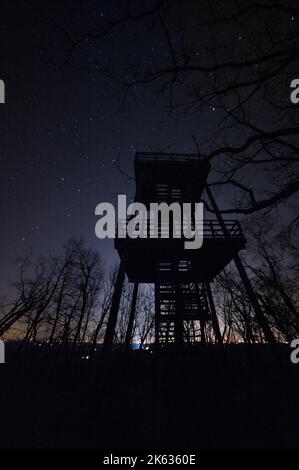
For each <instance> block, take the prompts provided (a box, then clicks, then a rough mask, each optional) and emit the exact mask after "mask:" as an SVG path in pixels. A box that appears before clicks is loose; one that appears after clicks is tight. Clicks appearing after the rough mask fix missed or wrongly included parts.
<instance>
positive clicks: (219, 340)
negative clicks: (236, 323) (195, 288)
mask: <svg viewBox="0 0 299 470" xmlns="http://www.w3.org/2000/svg"><path fill="white" fill-rule="evenodd" d="M205 288H206V292H207V294H208V299H209V304H210V311H211V318H212V325H213V329H214V333H215V338H216V341H217V343H219V344H222V336H221V332H220V328H219V323H218V318H217V313H216V308H215V304H214V299H213V295H212V291H211V286H210V283H209V282H207V283H206V284H205Z"/></svg>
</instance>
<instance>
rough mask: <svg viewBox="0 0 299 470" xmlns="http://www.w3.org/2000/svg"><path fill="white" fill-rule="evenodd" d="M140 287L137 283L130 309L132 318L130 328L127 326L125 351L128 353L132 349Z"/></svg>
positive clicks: (130, 318)
mask: <svg viewBox="0 0 299 470" xmlns="http://www.w3.org/2000/svg"><path fill="white" fill-rule="evenodd" d="M138 286H139V284H138V282H135V284H134V289H133V296H132V302H131V308H130V316H129V321H128V326H127V331H126V338H125V351H128V350H129V349H130V345H131V341H132V332H133V325H134V319H135V313H136V303H137V296H138Z"/></svg>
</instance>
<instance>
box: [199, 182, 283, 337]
mask: <svg viewBox="0 0 299 470" xmlns="http://www.w3.org/2000/svg"><path fill="white" fill-rule="evenodd" d="M206 192H207V195H208V198H209V200H210V203H211V206H212V208H213V210H214V212H215V215H216V217H217V219H218V222H219V224H220V225H221V228H222V230H223V233H224V236H225V237H226V238H228V239H229V238H230V237H229V233H228V231H227V229H226V226H225V221H224V220H223V218H222V214H221V212H220V210H219V209H218V206H217V204H216V201H215V199H214V196H213V194H212V192H211V190H210V188H209V186H208V184H206ZM233 259H234V262H235V265H236V268H237V270H238V272H239V274H240V277H241V279H242V282H243V284H244V286H245V289H246V292H247V295H248V298H249V300H250V303H251V305H252V308H253V310H254V312H255V316H256V320H257V322H258V323H259V325H260V327H261V329H262V331H263V333H264V336H265V340H266V341H267V342H268V343H270V344H275V343H276V339H275V336H274V334H273V333H272V330H271V328H270V326H269V324H268V321H267V319H266V317H265V316H264V313H263V311H262V309H261V306H260V304H259V302H258V300H257V297H256V295H255V292H254V290H253V287H252V285H251V282H250V279H249V277H248V275H247V273H246V270H245V268H244V266H243V263H242V261H241V259H240V257H239V255H238V253H235V254H234V256H233Z"/></svg>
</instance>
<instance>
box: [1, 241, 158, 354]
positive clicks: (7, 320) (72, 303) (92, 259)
mask: <svg viewBox="0 0 299 470" xmlns="http://www.w3.org/2000/svg"><path fill="white" fill-rule="evenodd" d="M116 273H117V269H116V268H115V269H112V270H110V271H109V270H108V271H107V270H106V269H105V267H104V265H103V262H102V260H101V257H100V255H99V254H98V253H97V252H96V251H94V250H93V249H91V248H88V247H86V246H85V243H84V241H83V240H82V239H80V240H75V239H72V240H69V241H68V242H67V243H66V245H65V246H64V248H63V251H62V253H61V254H60V255H56V256H49V257H45V258H39V259H34V258H32V257H31V256H23V257H20V258H19V259H18V260H17V280H16V282H15V283H14V285H13V288H14V295H13V299H12V300H11V301H9V302H3V303H2V306H1V317H0V336H1V337H5V338H10V339H19V340H21V341H22V342H23V344H25V343H37V342H43V344H44V343H46V344H47V345H48V347H54V346H56V347H57V346H59V348H63V347H66V348H67V349H68V350H71V349H74V350H75V349H76V348H77V347H78V346H79V345H86V344H89V345H90V346H91V348H92V347H94V348H95V347H96V346H97V345H98V344H101V343H102V342H103V338H104V334H105V329H106V323H107V318H108V314H109V309H110V305H111V300H112V295H113V291H114V284H115V278H116ZM140 296H142V302H141V301H140V298H138V299H137V308H136V318H135V322H134V325H133V331H132V341H134V342H136V343H137V344H140V345H141V347H142V345H143V344H144V343H146V342H148V341H151V339H152V336H153V326H154V323H153V317H154V301H153V295H152V289H151V288H150V287H149V286H144V287H143V288H142V289H140V290H139V297H140ZM131 298H132V286H131V285H130V284H129V283H126V284H125V286H124V290H123V295H122V300H121V305H120V311H119V316H118V320H119V321H118V325H117V330H116V337H115V342H116V344H123V343H124V338H125V335H126V329H127V323H128V318H129V313H130V302H131ZM91 350H92V349H91Z"/></svg>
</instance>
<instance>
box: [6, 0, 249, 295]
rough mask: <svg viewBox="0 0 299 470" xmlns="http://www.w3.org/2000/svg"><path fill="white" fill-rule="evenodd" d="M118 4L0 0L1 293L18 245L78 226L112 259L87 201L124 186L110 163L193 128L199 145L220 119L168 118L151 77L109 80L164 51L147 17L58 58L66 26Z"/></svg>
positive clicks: (84, 22) (42, 245) (44, 250)
mask: <svg viewBox="0 0 299 470" xmlns="http://www.w3.org/2000/svg"><path fill="white" fill-rule="evenodd" d="M140 3H143V4H144V5H148V4H149V3H150V2H140ZM121 6H122V2H118V1H113V2H107V0H106V1H99V0H97V1H84V2H83V1H82V2H72V1H53V2H52V1H51V2H49V1H46V2H34V1H31V2H30V1H29V2H26V1H24V2H17V1H16V2H15V1H4V2H1V29H0V41H1V49H0V78H1V79H3V80H4V81H5V85H6V104H4V105H0V132H1V148H0V165H1V172H0V187H1V206H0V207H1V209H0V210H1V235H0V236H1V239H0V249H1V265H0V282H1V291H2V292H3V290H2V289H3V287H5V286H6V285H8V283H9V281H10V280H11V279H13V273H14V268H13V265H12V263H11V261H12V259H13V258H14V257H15V255H16V254H17V253H20V252H22V251H24V250H25V251H28V250H30V249H33V250H34V253H36V254H44V255H47V254H51V253H54V252H55V251H57V250H59V249H60V248H61V246H62V245H63V243H64V242H65V241H66V240H67V239H68V238H69V237H76V236H80V235H83V236H84V238H85V239H86V241H87V243H88V244H89V245H91V246H93V247H95V248H97V249H99V251H100V253H102V255H103V257H104V259H105V260H106V262H107V263H110V262H111V261H116V260H117V256H116V254H115V253H114V249H113V241H112V240H109V241H100V240H97V239H96V237H95V235H94V226H95V222H96V217H95V215H94V209H95V207H96V205H97V204H98V203H99V202H103V201H110V202H114V201H115V200H116V195H117V193H122V192H125V193H127V194H128V195H129V196H131V197H133V194H134V182H133V181H131V180H128V179H127V178H126V176H125V175H124V174H122V173H121V172H120V171H119V170H118V168H117V167H116V166H115V163H117V165H119V166H120V167H121V168H122V169H123V171H125V172H127V173H129V174H133V158H134V154H135V151H136V150H146V151H148V150H150V149H154V150H161V151H176V152H194V151H195V148H194V142H193V140H192V135H196V136H197V138H198V139H199V141H200V144H202V145H203V147H204V145H205V143H206V142H207V141H208V140H209V136H210V135H212V133H213V131H214V128H215V125H216V123H217V122H218V120H219V115H217V111H215V109H208V110H206V111H205V112H204V113H201V114H198V115H196V116H194V115H190V116H184V118H183V119H182V118H181V117H178V116H173V117H171V118H170V117H169V115H168V114H167V98H166V97H165V95H164V94H162V93H158V92H157V89H156V88H155V87H154V86H148V87H144V86H141V85H138V86H136V87H133V88H131V89H130V92H129V93H127V94H125V93H124V89H123V88H122V87H121V85H120V84H119V82H118V79H122V78H127V77H129V75H130V71H131V70H133V69H136V68H137V69H138V67H144V68H145V69H146V68H147V67H149V68H151V67H152V66H153V64H155V63H157V64H163V63H164V62H167V60H168V52H167V50H166V48H165V37H162V33H161V31H160V30H159V31H160V32H159V31H158V30H157V33H155V32H154V25H151V22H145V21H140V22H134V24H132V22H129V23H128V24H124V25H122V26H121V27H119V28H117V30H116V31H114V32H113V33H112V34H109V35H107V36H106V37H105V38H104V39H103V40H101V41H90V42H89V41H86V42H84V45H80V46H79V47H78V48H76V51H75V53H74V55H73V56H72V61H71V62H72V63H71V64H65V65H63V62H64V60H65V57H66V53H67V50H68V47H69V43H68V41H67V38H66V36H65V32H64V31H68V32H71V33H72V34H74V36H75V37H76V34H78V32H79V33H80V31H94V30H97V29H99V28H102V27H103V26H104V25H105V24H106V22H107V19H108V18H111V17H112V18H113V17H117V16H119V15H121V14H122V8H121ZM203 13H204V12H203ZM61 28H63V30H64V31H62V29H61ZM242 34H243V33H242V32H240V31H234V32H233V39H234V40H236V41H241V40H242ZM207 53H208V51H207V52H205V51H204V50H202V51H201V54H202V55H203V54H207Z"/></svg>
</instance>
